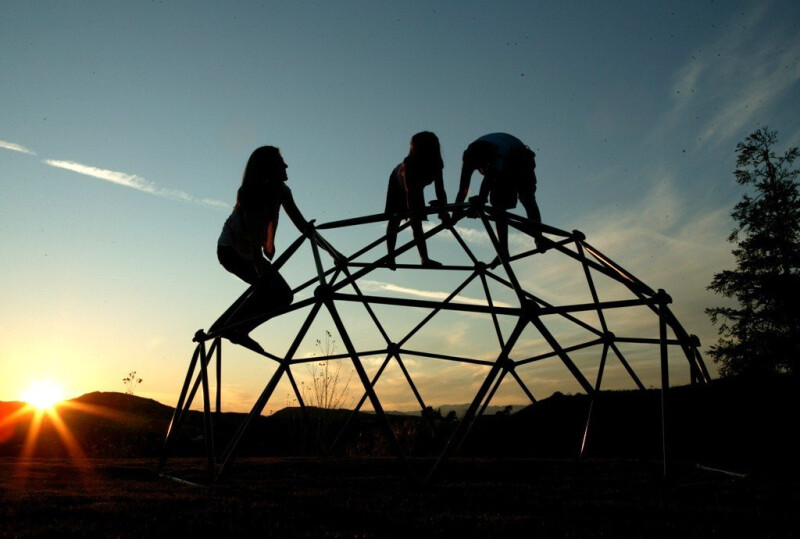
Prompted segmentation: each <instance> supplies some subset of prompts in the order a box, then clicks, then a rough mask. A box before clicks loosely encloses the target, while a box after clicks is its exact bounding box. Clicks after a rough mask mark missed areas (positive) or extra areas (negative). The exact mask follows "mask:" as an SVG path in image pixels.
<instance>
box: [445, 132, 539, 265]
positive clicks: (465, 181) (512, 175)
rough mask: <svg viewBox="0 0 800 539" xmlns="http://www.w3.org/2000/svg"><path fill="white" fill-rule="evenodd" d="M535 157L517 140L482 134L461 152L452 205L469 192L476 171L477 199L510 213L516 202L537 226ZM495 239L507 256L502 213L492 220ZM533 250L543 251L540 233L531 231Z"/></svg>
mask: <svg viewBox="0 0 800 539" xmlns="http://www.w3.org/2000/svg"><path fill="white" fill-rule="evenodd" d="M535 169H536V154H534V153H533V151H532V150H531V149H530V148H528V147H527V146H526V145H525V144H523V142H522V141H521V140H519V139H518V138H517V137H515V136H512V135H509V134H507V133H491V134H489V135H484V136H482V137H480V138H479V139H477V140H476V141H475V142H473V143H472V144H470V145H469V146H467V149H466V150H464V155H463V162H462V166H461V180H460V183H459V188H458V195H457V196H456V202H457V203H460V202H464V200H465V199H466V197H467V193H468V192H469V183H470V179H471V178H472V173H473V172H475V171H476V170H477V171H478V172H480V173H481V174H482V175H483V181H482V182H481V187H480V192H479V194H478V200H479V202H480V203H482V204H486V201H487V198H488V200H489V202H491V204H492V206H493V207H495V208H498V209H501V210H510V209H511V208H515V207H516V205H517V199H519V201H520V202H521V203H522V206H523V207H524V208H525V212H526V214H527V217H528V219H530V220H531V221H533V222H535V223H541V222H542V218H541V215H540V213H539V206H538V205H537V204H536V172H535ZM496 223H497V225H496V226H497V237H498V241H499V243H500V248H501V251H502V254H503V255H505V256H506V257H508V221H507V220H506V218H505V212H501V214H500V215H499V216H498V217H497V219H496ZM534 241H535V242H536V247H537V248H538V249H540V250H544V248H545V246H544V241H543V239H542V233H541V232H540V231H539V230H538V229H536V230H535V231H534Z"/></svg>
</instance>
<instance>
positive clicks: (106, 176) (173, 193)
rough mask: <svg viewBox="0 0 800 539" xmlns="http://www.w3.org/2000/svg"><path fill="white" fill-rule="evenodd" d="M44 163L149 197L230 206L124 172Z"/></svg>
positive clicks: (67, 162)
mask: <svg viewBox="0 0 800 539" xmlns="http://www.w3.org/2000/svg"><path fill="white" fill-rule="evenodd" d="M44 163H45V164H47V165H50V166H51V167H56V168H62V169H64V170H69V171H72V172H76V173H78V174H82V175H84V176H89V177H92V178H97V179H99V180H103V181H107V182H111V183H115V184H117V185H122V186H124V187H130V188H131V189H136V190H137V191H142V192H143V193H148V194H150V195H155V196H159V197H163V198H168V199H171V200H180V201H183V202H191V203H194V204H200V205H203V206H209V207H212V208H216V209H230V205H229V204H226V203H225V202H222V201H219V200H213V199H197V198H195V197H193V196H192V195H190V194H188V193H186V192H184V191H180V190H177V189H164V188H162V187H158V186H157V185H156V184H155V183H153V182H151V181H149V180H146V179H144V178H142V177H141V176H136V175H135V174H127V173H125V172H118V171H115V170H108V169H104V168H98V167H94V166H91V165H84V164H82V163H76V162H75V161H63V160H57V159H45V160H44Z"/></svg>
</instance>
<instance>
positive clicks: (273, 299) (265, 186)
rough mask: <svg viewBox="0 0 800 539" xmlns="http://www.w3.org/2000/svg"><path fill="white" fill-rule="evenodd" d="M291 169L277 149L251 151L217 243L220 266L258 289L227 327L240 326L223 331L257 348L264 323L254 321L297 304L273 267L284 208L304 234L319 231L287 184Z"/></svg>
mask: <svg viewBox="0 0 800 539" xmlns="http://www.w3.org/2000/svg"><path fill="white" fill-rule="evenodd" d="M286 169H287V165H286V163H285V162H284V160H283V157H282V156H281V153H280V150H278V148H275V147H273V146H262V147H261V148H258V149H256V150H255V151H254V152H253V153H252V155H251V156H250V159H249V160H248V161H247V166H246V167H245V169H244V176H243V177H242V185H241V187H239V190H238V192H237V193H236V205H235V206H234V208H233V213H231V215H230V216H229V217H228V219H227V220H226V221H225V225H224V226H223V227H222V233H221V234H220V236H219V240H218V242H217V258H218V259H219V262H220V264H222V266H223V267H224V268H225V269H226V270H228V271H229V272H231V273H233V274H234V275H236V276H237V277H239V278H240V279H242V280H243V281H244V282H246V283H248V284H250V285H254V286H255V289H254V291H253V294H252V295H251V296H250V297H248V299H247V300H246V301H245V302H244V304H242V305H240V306H239V307H238V309H237V310H236V313H235V319H234V320H230V319H229V320H227V321H226V322H225V323H226V325H231V324H234V323H235V324H237V326H236V327H235V328H234V329H231V330H229V331H226V332H225V333H224V335H225V337H227V338H228V339H229V340H230V341H231V342H234V343H237V344H245V345H251V346H252V345H253V344H254V341H252V339H250V338H249V337H248V333H250V331H252V330H253V329H255V327H256V326H257V325H258V324H260V323H261V322H263V321H264V320H265V319H263V318H260V319H257V320H255V321H252V322H251V321H250V320H251V319H252V318H253V317H257V316H259V315H264V314H266V313H268V312H270V311H273V310H275V309H279V308H281V307H285V306H287V305H290V304H291V303H292V299H293V294H292V289H291V288H290V287H289V285H288V284H287V283H286V281H285V280H284V279H283V277H282V276H281V275H280V273H278V271H277V270H276V269H275V268H274V267H273V266H272V264H271V263H270V260H272V257H273V256H274V255H275V232H276V230H277V228H278V217H279V216H280V209H281V207H283V209H284V211H285V212H286V215H288V216H289V218H290V219H291V220H292V222H293V223H294V225H295V226H296V227H297V228H298V229H299V230H300V231H301V232H303V233H304V234H311V233H314V232H313V227H312V226H311V225H310V224H309V223H308V222H307V221H306V220H305V219H304V218H303V216H302V214H301V213H300V210H298V209H297V206H296V205H295V202H294V198H293V197H292V191H291V190H290V189H289V187H288V186H287V185H286V181H287V180H288V177H287V175H286ZM321 244H322V247H323V248H325V249H327V250H328V251H329V252H331V254H332V255H333V256H334V258H337V259H338V258H339V257H340V256H341V255H339V253H337V252H336V251H335V250H333V249H332V248H331V247H329V246H328V245H327V244H326V243H324V242H321ZM264 255H266V258H265V256H264ZM240 322H243V323H240ZM256 346H257V345H256Z"/></svg>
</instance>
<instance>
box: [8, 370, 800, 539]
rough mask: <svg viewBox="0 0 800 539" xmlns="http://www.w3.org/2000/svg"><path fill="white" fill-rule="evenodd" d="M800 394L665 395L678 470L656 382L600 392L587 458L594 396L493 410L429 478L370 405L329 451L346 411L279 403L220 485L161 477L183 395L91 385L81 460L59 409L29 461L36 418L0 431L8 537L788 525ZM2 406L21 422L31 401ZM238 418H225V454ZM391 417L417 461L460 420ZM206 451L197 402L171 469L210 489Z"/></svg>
mask: <svg viewBox="0 0 800 539" xmlns="http://www.w3.org/2000/svg"><path fill="white" fill-rule="evenodd" d="M796 389H797V388H796V382H795V381H794V380H793V379H791V378H783V377H779V378H772V379H770V380H768V381H766V380H765V381H762V382H758V383H756V382H745V381H742V380H737V379H725V380H716V381H714V382H713V383H712V384H711V385H710V386H706V387H702V386H686V387H676V388H673V389H672V390H670V392H669V394H668V407H669V408H668V411H669V412H670V414H669V418H670V421H669V424H668V428H669V432H670V455H671V459H670V473H669V475H668V476H667V478H666V479H665V478H664V477H663V465H662V460H661V437H660V436H661V434H660V433H661V423H660V414H661V411H660V410H661V409H660V393H659V392H658V391H655V390H649V391H640V392H637V391H619V392H604V393H603V394H601V396H600V398H599V399H597V400H596V402H595V404H594V408H593V412H592V421H591V430H590V433H589V437H588V439H587V444H586V450H585V453H584V455H583V458H581V459H578V458H577V457H578V451H579V448H580V440H581V438H582V435H583V430H584V427H585V423H586V417H587V413H588V409H589V400H588V398H587V397H586V396H582V395H572V396H570V395H560V394H555V395H553V396H552V397H550V398H547V399H543V400H541V401H540V402H538V403H536V404H535V405H532V406H529V407H527V408H525V409H523V410H521V411H519V412H517V413H514V414H507V413H497V414H493V415H488V416H485V417H483V418H481V419H480V420H479V421H478V422H477V423H476V425H475V427H474V429H473V430H472V432H471V434H470V436H469V437H468V439H467V441H466V443H465V444H464V446H463V447H462V448H461V450H460V451H459V452H458V453H456V455H455V456H454V457H453V458H452V459H450V460H449V461H448V462H447V463H446V465H445V466H443V467H442V469H441V471H440V472H439V473H438V474H437V477H436V478H435V480H434V481H431V482H427V483H425V484H422V483H419V482H416V481H414V480H412V479H410V477H409V474H408V473H407V470H406V469H404V467H403V466H401V464H400V463H399V461H398V460H397V459H396V458H395V457H394V456H392V453H391V451H390V450H389V446H388V444H387V443H386V441H385V440H384V439H383V438H384V437H383V435H382V433H381V431H380V429H378V428H377V426H376V424H375V421H374V416H372V415H371V414H366V413H362V414H359V415H358V416H357V417H356V418H355V419H354V420H352V421H351V422H350V425H349V427H347V429H345V431H344V435H343V436H342V438H341V439H340V443H339V444H337V446H336V447H335V448H334V450H333V452H332V453H331V456H325V455H324V454H323V452H322V450H321V447H322V446H325V445H326V444H327V443H328V442H330V441H331V440H332V438H333V436H334V435H335V434H336V433H337V432H338V431H339V430H340V427H341V425H343V424H344V421H345V419H346V418H347V417H348V416H349V412H348V411H343V410H340V411H328V412H323V411H321V410H309V411H308V414H307V415H306V416H304V414H303V413H302V412H301V411H300V410H299V409H291V408H290V409H284V410H281V411H279V412H277V413H275V414H274V415H272V416H265V417H261V418H258V420H257V424H256V425H255V426H254V428H253V429H252V430H251V431H250V433H249V435H248V438H247V439H246V442H245V443H244V444H243V445H242V446H241V451H240V454H239V457H238V459H237V460H236V461H235V463H234V466H233V467H232V468H231V469H230V471H229V473H226V474H225V475H224V476H223V477H222V479H221V480H220V481H219V482H217V483H216V484H214V485H213V486H201V485H199V484H195V485H189V484H187V483H184V482H180V481H171V480H169V479H167V478H165V477H161V476H159V475H157V474H156V466H157V461H158V456H159V454H160V451H161V444H162V442H163V438H164V434H165V429H166V427H167V424H168V422H169V419H170V417H171V414H172V408H171V407H168V406H165V405H163V404H160V403H158V402H156V401H153V400H149V399H143V398H140V397H136V396H132V395H126V394H121V393H91V394H87V395H84V396H82V397H79V398H78V399H75V401H74V404H75V406H63V407H61V408H60V416H61V417H62V418H63V421H64V424H65V425H66V426H67V427H68V429H69V431H70V432H71V433H72V436H73V437H74V439H75V441H76V442H77V445H78V446H79V447H80V451H81V452H82V453H83V457H84V458H76V455H75V452H74V451H73V452H72V453H71V452H70V451H69V450H68V448H67V447H66V446H65V444H64V443H63V442H62V441H61V438H60V437H59V436H58V434H57V433H56V431H55V429H54V427H53V426H52V424H51V423H50V421H49V420H47V419H45V420H44V421H43V424H42V427H41V432H40V434H39V436H38V439H37V441H36V443H35V446H33V448H32V450H31V453H30V456H29V457H28V458H20V457H19V455H20V451H22V450H23V447H24V445H25V440H26V436H27V425H28V424H29V420H26V419H25V418H24V417H23V418H22V419H21V420H20V421H18V422H16V423H14V424H12V425H10V426H8V425H7V426H6V427H4V429H5V430H4V431H3V432H2V433H0V434H1V435H2V439H3V440H4V442H3V443H2V444H0V451H2V457H0V458H2V462H3V469H4V470H5V472H4V474H3V479H2V502H3V503H2V504H0V506H2V509H0V516H2V520H0V522H2V523H3V524H2V525H0V535H2V536H14V537H32V536H39V535H52V534H62V535H77V536H91V535H98V534H102V535H112V536H120V537H132V536H163V535H172V534H177V533H181V534H185V533H191V532H193V531H194V532H197V531H203V532H204V533H220V534H224V535H226V536H228V535H231V534H269V535H270V536H276V537H318V536H323V537H350V536H359V537H385V536H406V535H408V534H409V533H422V534H425V535H432V534H441V533H445V532H446V533H448V534H450V533H461V534H464V535H466V536H476V535H477V536H509V535H511V536H513V535H521V534H523V533H525V534H529V533H537V532H538V533H542V534H545V535H560V536H563V535H573V536H580V537H602V536H614V537H672V536H676V535H685V536H689V537H725V536H732V535H737V536H741V535H742V533H745V534H750V535H753V536H759V537H782V536H785V537H789V536H791V535H792V533H793V530H795V529H796V525H797V523H798V522H797V521H798V519H797V517H796V516H795V511H794V508H795V507H796V506H797V503H798V502H800V489H798V485H799V484H800V483H799V482H798V478H800V474H798V466H797V463H796V460H795V458H794V451H793V449H794V446H793V443H792V441H791V438H792V432H791V431H792V425H793V424H794V418H793V414H794V413H795V411H796V410H797V409H798V397H797V395H798V393H797V391H796ZM1 406H2V408H0V414H2V416H3V417H8V416H9V414H10V413H13V412H14V411H15V410H17V409H19V408H20V407H22V406H23V405H22V404H21V403H2V405H1ZM89 410H91V412H90V411H89ZM242 418H243V415H242V414H236V413H223V414H221V415H219V416H217V417H215V423H214V428H215V437H216V438H215V441H216V442H217V451H218V452H221V450H223V449H224V446H225V441H226V439H227V437H229V436H230V435H231V433H232V432H233V431H234V430H235V428H236V427H237V426H238V424H239V422H240V421H241V420H242ZM391 421H392V425H393V429H394V430H395V433H396V435H397V436H398V438H399V439H400V441H401V444H402V445H403V447H404V450H405V451H406V452H407V454H408V455H409V458H408V459H407V460H408V463H409V467H410V468H411V469H412V471H414V470H418V471H421V472H424V471H425V470H427V469H429V468H430V466H431V465H432V463H433V462H434V461H435V456H436V455H438V454H439V452H440V451H441V447H442V445H443V444H444V443H445V441H446V440H447V437H448V435H449V432H451V429H452V428H453V425H454V421H453V417H452V416H450V417H448V416H447V415H445V416H444V417H443V416H442V414H439V413H436V411H432V410H429V411H428V412H427V413H426V414H422V415H417V416H410V415H392V416H391ZM204 447H205V446H204V438H203V430H202V414H201V413H199V412H197V413H193V414H192V415H191V416H190V417H189V418H187V421H186V423H185V424H184V426H183V428H182V429H181V431H180V435H179V436H178V438H177V439H176V442H175V444H174V446H173V447H171V448H170V452H169V456H170V458H169V459H168V460H167V466H166V469H167V471H168V472H169V474H171V475H173V476H175V477H178V478H181V479H182V481H183V480H188V481H191V482H197V483H202V482H203V481H204V480H205V479H206V476H205V471H206V468H205V466H206V463H205V461H204V458H203V455H204V451H205V449H204Z"/></svg>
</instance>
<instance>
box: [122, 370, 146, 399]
mask: <svg viewBox="0 0 800 539" xmlns="http://www.w3.org/2000/svg"><path fill="white" fill-rule="evenodd" d="M122 383H124V384H125V393H127V394H128V395H133V392H134V391H136V386H138V385H139V384H141V383H142V379H141V378H137V377H136V371H131V372H129V373H128V376H126V377H125V378H123V379H122Z"/></svg>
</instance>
